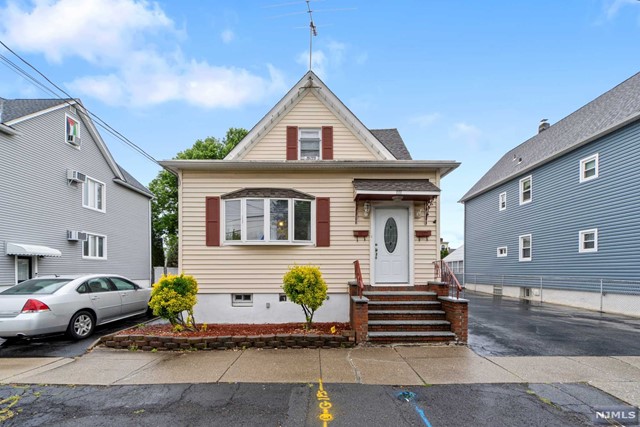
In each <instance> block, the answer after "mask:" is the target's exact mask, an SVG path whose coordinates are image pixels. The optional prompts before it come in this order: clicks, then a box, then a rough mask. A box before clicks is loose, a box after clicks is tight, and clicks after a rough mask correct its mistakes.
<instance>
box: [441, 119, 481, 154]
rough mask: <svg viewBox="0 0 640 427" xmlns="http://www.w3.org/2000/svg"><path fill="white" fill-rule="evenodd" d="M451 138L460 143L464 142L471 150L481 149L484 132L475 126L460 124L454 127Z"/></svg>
mask: <svg viewBox="0 0 640 427" xmlns="http://www.w3.org/2000/svg"><path fill="white" fill-rule="evenodd" d="M449 136H450V137H451V138H452V139H454V140H458V141H462V142H463V143H464V144H466V145H467V146H468V147H469V148H479V146H480V139H481V138H482V131H481V130H480V129H478V128H477V127H476V126H474V125H470V124H467V123H464V122H459V123H456V124H454V125H453V129H452V130H451V132H450V133H449Z"/></svg>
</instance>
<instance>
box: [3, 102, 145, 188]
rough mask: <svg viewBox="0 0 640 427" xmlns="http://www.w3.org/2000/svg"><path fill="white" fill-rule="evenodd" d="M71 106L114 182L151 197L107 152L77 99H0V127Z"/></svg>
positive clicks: (8, 126)
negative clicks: (108, 169) (107, 165)
mask: <svg viewBox="0 0 640 427" xmlns="http://www.w3.org/2000/svg"><path fill="white" fill-rule="evenodd" d="M69 105H72V106H74V107H76V108H77V111H78V115H79V117H80V119H81V120H82V121H83V122H84V123H85V125H86V127H87V129H88V131H89V133H90V134H91V136H92V137H93V139H94V140H95V141H96V144H97V146H98V149H99V150H100V152H101V153H102V155H103V156H104V158H105V160H106V161H107V164H109V166H110V168H111V170H112V171H113V174H114V175H115V177H114V179H113V180H114V181H115V182H117V183H118V184H121V185H124V186H125V187H128V188H130V189H131V190H134V191H136V192H138V193H142V194H143V195H145V196H147V197H153V193H151V192H150V191H149V190H148V189H147V188H146V187H145V186H144V185H142V184H141V183H140V182H138V180H136V179H135V178H134V177H133V176H132V175H131V174H130V173H129V172H127V171H126V170H124V169H123V168H122V167H120V166H119V165H118V164H117V163H116V161H115V160H114V158H113V156H112V155H111V153H110V152H109V149H108V148H107V145H106V144H105V142H104V140H103V139H102V137H101V136H100V134H99V133H98V130H97V129H96V128H95V125H94V124H93V121H92V120H91V117H89V113H88V112H87V110H86V109H85V108H84V105H82V103H81V102H80V100H79V99H5V98H0V126H5V127H6V128H7V129H12V130H13V128H12V127H11V126H12V125H14V124H16V123H20V122H21V121H24V120H27V119H29V118H31V117H33V116H34V115H39V114H44V113H46V112H48V111H52V110H57V109H60V108H65V107H67V106H69Z"/></svg>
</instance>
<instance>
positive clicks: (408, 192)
mask: <svg viewBox="0 0 640 427" xmlns="http://www.w3.org/2000/svg"><path fill="white" fill-rule="evenodd" d="M353 193H354V197H353V198H354V200H356V201H358V200H410V201H429V200H432V199H433V198H435V197H437V196H439V195H440V189H439V188H438V187H437V186H436V185H435V184H433V183H432V182H431V181H429V180H428V179H354V180H353Z"/></svg>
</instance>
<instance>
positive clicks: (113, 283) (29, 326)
mask: <svg viewBox="0 0 640 427" xmlns="http://www.w3.org/2000/svg"><path fill="white" fill-rule="evenodd" d="M150 298H151V289H150V288H143V287H140V286H138V285H137V284H135V283H133V282H131V281H130V280H128V279H127V278H125V277H122V276H117V275H105V274H91V275H83V276H47V277H44V276H43V277H39V278H37V279H31V280H27V281H24V282H22V283H19V284H17V285H16V286H13V287H11V288H9V289H6V290H5V291H3V292H0V337H2V338H12V337H33V336H39V335H48V334H55V333H60V332H66V333H67V334H68V335H69V336H71V338H74V339H77V340H79V339H82V338H86V337H88V336H90V335H91V334H92V333H93V330H94V329H95V327H96V326H97V325H102V324H104V323H108V322H113V321H115V320H120V319H124V318H126V317H132V316H137V315H140V314H144V313H147V312H148V309H149V305H148V303H149V299H150Z"/></svg>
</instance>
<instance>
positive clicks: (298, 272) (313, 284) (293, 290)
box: [282, 265, 327, 329]
mask: <svg viewBox="0 0 640 427" xmlns="http://www.w3.org/2000/svg"><path fill="white" fill-rule="evenodd" d="M282 282H283V285H282V289H283V290H284V293H285V294H286V295H287V297H288V298H289V299H290V300H291V301H293V302H294V303H296V304H298V305H300V306H302V311H304V317H305V318H306V319H307V324H306V328H307V329H310V328H311V324H312V322H313V315H314V313H315V312H316V310H317V309H318V308H320V306H321V305H322V303H323V302H324V300H325V299H326V298H327V284H326V283H325V281H324V279H323V278H322V273H321V272H320V268H318V267H316V266H313V265H294V266H293V267H290V268H289V271H287V273H286V274H285V275H284V277H283V278H282Z"/></svg>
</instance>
